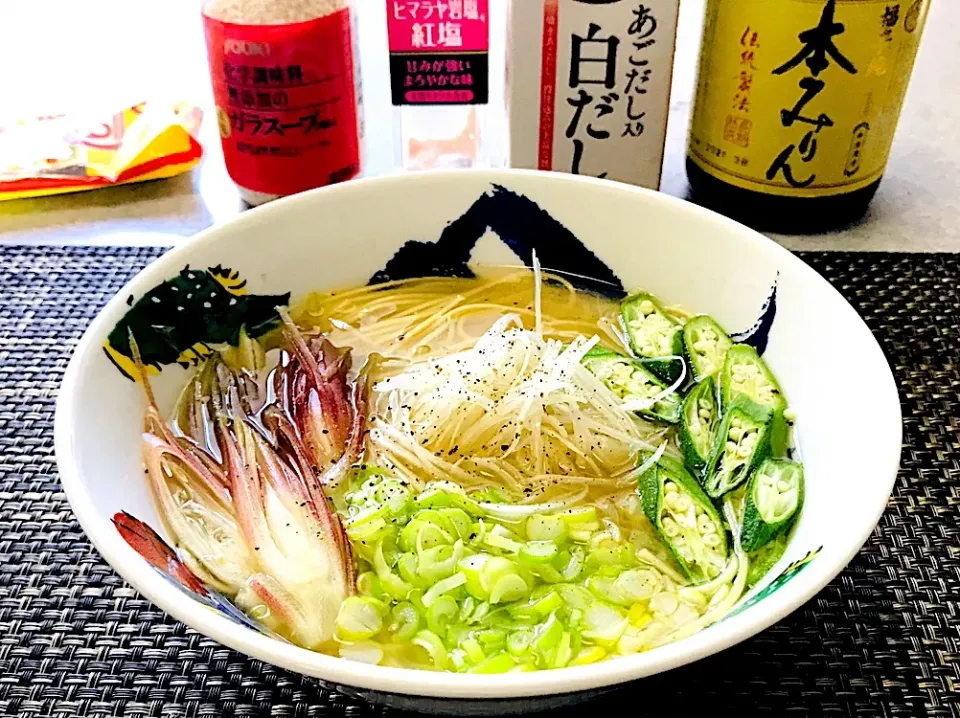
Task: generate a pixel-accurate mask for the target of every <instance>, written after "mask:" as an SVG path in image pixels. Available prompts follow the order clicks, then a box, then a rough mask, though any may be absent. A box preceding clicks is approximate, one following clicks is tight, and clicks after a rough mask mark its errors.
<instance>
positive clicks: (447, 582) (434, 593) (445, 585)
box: [423, 573, 467, 610]
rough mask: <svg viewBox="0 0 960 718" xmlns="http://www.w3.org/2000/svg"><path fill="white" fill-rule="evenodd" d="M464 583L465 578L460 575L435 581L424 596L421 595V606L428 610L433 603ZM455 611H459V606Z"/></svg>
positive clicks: (456, 574)
mask: <svg viewBox="0 0 960 718" xmlns="http://www.w3.org/2000/svg"><path fill="white" fill-rule="evenodd" d="M466 582H467V577H466V576H464V575H463V574H462V573H455V574H453V575H452V576H450V577H449V578H445V579H443V580H442V581H437V582H436V583H435V584H433V586H431V587H430V589H429V590H428V591H427V592H426V593H425V594H423V605H424V606H426V607H427V608H429V607H430V606H432V605H433V602H434V601H436V600H437V599H438V598H440V597H441V596H443V595H444V594H445V593H449V592H450V591H452V590H454V589H455V588H460V587H461V586H462V585H463V584H465V583H466ZM457 610H459V606H458V607H457Z"/></svg>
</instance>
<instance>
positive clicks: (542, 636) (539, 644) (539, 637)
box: [533, 613, 563, 657]
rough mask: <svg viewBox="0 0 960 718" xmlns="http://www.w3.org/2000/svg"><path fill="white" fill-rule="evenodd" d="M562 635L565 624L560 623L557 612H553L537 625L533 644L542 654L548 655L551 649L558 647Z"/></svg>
mask: <svg viewBox="0 0 960 718" xmlns="http://www.w3.org/2000/svg"><path fill="white" fill-rule="evenodd" d="M562 637H563V624H562V623H560V620H559V619H558V618H557V614H555V613H551V614H550V616H549V617H548V618H547V620H546V621H544V622H543V623H541V624H540V625H539V626H537V631H536V638H534V640H533V646H534V648H536V649H537V651H539V652H540V654H541V655H543V656H544V657H546V655H547V654H548V653H549V652H550V651H552V650H553V649H554V648H556V647H557V644H559V643H560V639H561V638H562Z"/></svg>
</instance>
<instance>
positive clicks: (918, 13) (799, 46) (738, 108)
mask: <svg viewBox="0 0 960 718" xmlns="http://www.w3.org/2000/svg"><path fill="white" fill-rule="evenodd" d="M929 2H930V0H900V1H898V0H708V5H707V16H706V21H705V27H704V39H703V48H702V50H701V57H700V77H699V82H698V89H697V96H696V100H695V105H694V113H693V121H692V123H691V131H690V143H689V148H688V151H689V155H690V158H691V159H692V161H693V162H694V163H696V164H697V166H699V167H700V168H701V169H702V170H704V171H705V172H707V173H708V174H710V175H712V176H714V177H716V178H717V179H719V180H721V181H723V182H726V183H727V184H730V185H733V186H735V187H739V188H741V189H745V190H752V191H756V192H763V193H766V194H774V195H781V196H794V197H823V196H829V195H837V194H843V193H847V192H852V191H855V190H858V189H861V188H863V187H866V186H868V185H870V184H872V183H873V182H876V181H877V180H878V179H879V178H880V176H881V175H882V174H883V170H884V167H885V166H886V164H887V160H888V158H889V155H890V147H891V145H892V143H893V137H894V132H895V131H896V126H897V121H898V119H899V116H900V109H901V107H902V105H903V100H904V96H905V94H906V90H907V84H908V83H909V80H910V74H911V71H912V69H913V63H914V60H915V58H916V54H917V47H918V45H919V42H920V35H921V33H922V30H923V25H924V22H925V20H926V15H927V11H928V9H929Z"/></svg>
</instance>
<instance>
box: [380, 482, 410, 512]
mask: <svg viewBox="0 0 960 718" xmlns="http://www.w3.org/2000/svg"><path fill="white" fill-rule="evenodd" d="M373 495H374V498H375V500H376V502H377V503H378V504H383V505H386V506H387V507H388V508H389V509H390V513H392V514H394V515H398V514H402V513H406V511H408V510H409V508H410V492H409V491H407V489H406V488H404V486H403V485H402V484H401V483H400V482H399V481H397V480H396V479H389V480H387V481H384V482H382V483H381V484H380V485H379V486H378V487H377V489H376V491H374V494H373Z"/></svg>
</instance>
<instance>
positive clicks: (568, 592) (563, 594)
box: [557, 583, 597, 611]
mask: <svg viewBox="0 0 960 718" xmlns="http://www.w3.org/2000/svg"><path fill="white" fill-rule="evenodd" d="M557 593H559V594H560V598H562V599H563V602H564V603H565V604H567V606H569V607H570V608H578V609H580V610H581V611H585V610H586V609H587V608H589V607H590V606H592V605H593V604H594V603H595V602H596V600H597V599H595V598H594V597H593V596H592V595H591V593H590V592H589V591H588V590H587V589H585V588H584V587H583V586H577V585H575V584H572V583H561V584H559V585H558V586H557Z"/></svg>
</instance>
